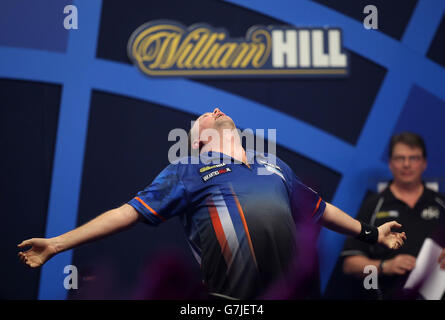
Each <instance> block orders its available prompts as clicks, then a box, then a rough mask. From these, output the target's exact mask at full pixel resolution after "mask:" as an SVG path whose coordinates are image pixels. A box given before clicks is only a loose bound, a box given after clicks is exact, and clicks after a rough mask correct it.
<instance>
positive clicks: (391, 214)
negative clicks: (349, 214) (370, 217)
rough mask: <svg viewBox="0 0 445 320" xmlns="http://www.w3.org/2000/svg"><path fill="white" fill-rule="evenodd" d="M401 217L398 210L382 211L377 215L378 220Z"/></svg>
mask: <svg viewBox="0 0 445 320" xmlns="http://www.w3.org/2000/svg"><path fill="white" fill-rule="evenodd" d="M398 216H399V212H398V211H396V210H389V211H380V212H378V213H377V214H376V216H375V217H376V219H385V218H397V217H398Z"/></svg>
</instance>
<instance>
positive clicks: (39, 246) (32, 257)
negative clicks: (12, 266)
mask: <svg viewBox="0 0 445 320" xmlns="http://www.w3.org/2000/svg"><path fill="white" fill-rule="evenodd" d="M28 246H31V248H30V249H29V250H28V251H25V252H22V251H21V252H19V253H18V256H19V258H20V260H21V261H22V262H23V263H24V264H26V265H27V266H29V267H31V268H37V267H40V266H41V265H43V264H44V263H45V262H46V261H48V260H49V259H51V257H52V256H54V255H55V254H56V253H57V249H56V245H55V244H54V242H53V241H52V239H43V238H32V239H28V240H25V241H23V242H22V243H20V244H19V245H18V246H17V247H19V248H24V247H28Z"/></svg>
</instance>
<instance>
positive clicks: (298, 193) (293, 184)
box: [278, 161, 326, 222]
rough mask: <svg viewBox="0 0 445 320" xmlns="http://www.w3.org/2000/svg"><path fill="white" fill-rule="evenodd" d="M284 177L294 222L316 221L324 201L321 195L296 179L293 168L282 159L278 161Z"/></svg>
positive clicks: (323, 206) (322, 211) (322, 208)
mask: <svg viewBox="0 0 445 320" xmlns="http://www.w3.org/2000/svg"><path fill="white" fill-rule="evenodd" d="M278 163H279V165H280V167H281V168H282V169H283V172H284V174H285V178H286V187H287V189H288V193H289V198H290V205H291V209H292V215H293V217H294V219H295V221H296V222H299V221H307V219H311V220H312V221H314V222H317V221H318V220H319V219H320V218H321V217H322V216H323V213H324V210H325V208H326V202H325V201H324V200H323V199H322V198H321V196H320V195H319V194H318V193H317V192H316V191H314V190H312V189H311V188H310V187H308V186H306V185H305V184H304V183H303V182H301V181H300V179H298V177H297V176H296V175H295V173H294V172H293V170H292V169H291V168H289V166H288V165H287V164H285V163H284V162H283V161H278Z"/></svg>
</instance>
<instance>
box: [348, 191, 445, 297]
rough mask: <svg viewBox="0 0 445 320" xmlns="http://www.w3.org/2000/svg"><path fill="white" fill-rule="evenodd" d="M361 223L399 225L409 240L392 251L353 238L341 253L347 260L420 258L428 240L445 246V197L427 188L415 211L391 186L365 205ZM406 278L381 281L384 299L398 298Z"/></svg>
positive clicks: (377, 225)
mask: <svg viewBox="0 0 445 320" xmlns="http://www.w3.org/2000/svg"><path fill="white" fill-rule="evenodd" d="M357 219H358V220H360V221H363V222H365V223H369V224H372V225H374V226H376V227H379V226H381V225H382V224H384V223H386V222H389V221H393V220H395V221H397V222H399V223H400V224H401V225H402V228H401V229H399V230H397V231H400V232H403V231H404V232H405V233H406V236H407V240H406V241H405V244H404V245H403V246H402V247H401V248H400V249H398V250H390V249H387V248H386V247H383V246H381V245H378V244H376V245H368V244H366V243H364V242H361V241H358V240H356V239H355V238H351V237H349V238H348V239H347V240H346V243H345V246H344V248H343V251H342V253H341V256H342V257H343V258H345V257H347V256H353V255H363V256H366V257H368V258H370V259H376V260H381V259H384V260H387V259H391V258H393V257H394V256H396V255H398V254H409V255H412V256H414V257H417V255H418V254H419V251H420V249H421V247H422V244H423V242H424V240H425V239H426V238H432V239H433V240H435V241H436V242H437V243H438V244H439V245H441V246H442V247H444V246H445V238H444V232H445V197H444V196H443V195H441V194H439V193H437V192H435V191H433V190H431V189H428V188H426V187H425V185H424V191H423V193H422V195H421V197H420V198H419V200H418V201H417V203H416V205H415V206H414V208H411V207H409V206H408V205H407V204H406V203H405V202H403V201H401V200H399V199H397V198H396V197H395V196H394V194H393V193H392V192H391V190H390V188H389V186H388V187H387V188H386V189H385V190H384V191H382V192H381V193H379V194H376V195H373V196H371V197H370V198H368V200H367V201H366V202H365V203H364V204H363V206H362V208H361V209H360V212H359V213H358V215H357ZM408 275H409V274H406V275H404V276H385V275H382V276H381V277H380V278H379V287H380V289H381V294H382V295H383V298H391V297H395V296H394V295H395V294H396V292H398V291H399V289H400V288H402V287H403V285H404V284H405V282H406V279H407V277H408Z"/></svg>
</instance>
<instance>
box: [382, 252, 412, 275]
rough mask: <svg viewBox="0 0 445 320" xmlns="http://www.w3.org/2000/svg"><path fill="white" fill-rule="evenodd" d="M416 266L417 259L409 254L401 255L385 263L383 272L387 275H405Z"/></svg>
mask: <svg viewBox="0 0 445 320" xmlns="http://www.w3.org/2000/svg"><path fill="white" fill-rule="evenodd" d="M415 266H416V258H415V257H413V256H411V255H409V254H399V255H397V256H395V257H394V258H392V259H389V260H386V261H384V262H383V266H382V271H383V273H384V274H386V275H395V274H396V275H403V274H405V273H406V272H407V271H411V270H413V269H414V267H415Z"/></svg>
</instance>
